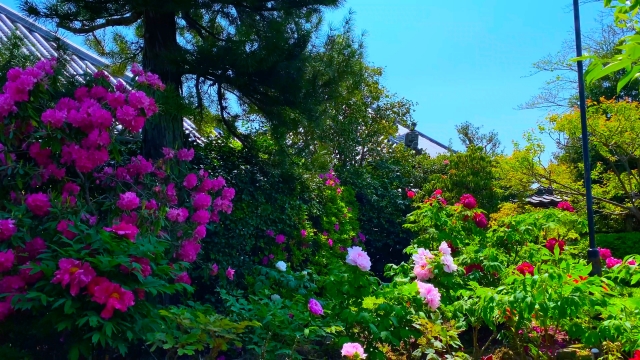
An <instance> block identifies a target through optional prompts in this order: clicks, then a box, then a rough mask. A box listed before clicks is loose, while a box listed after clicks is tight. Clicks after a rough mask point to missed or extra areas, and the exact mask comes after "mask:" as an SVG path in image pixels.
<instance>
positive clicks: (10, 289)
mask: <svg viewBox="0 0 640 360" xmlns="http://www.w3.org/2000/svg"><path fill="white" fill-rule="evenodd" d="M25 286H26V283H25V282H24V279H22V278H21V277H20V276H13V275H10V276H5V277H3V278H2V279H1V280H0V294H16V293H19V292H23V291H24V290H25Z"/></svg>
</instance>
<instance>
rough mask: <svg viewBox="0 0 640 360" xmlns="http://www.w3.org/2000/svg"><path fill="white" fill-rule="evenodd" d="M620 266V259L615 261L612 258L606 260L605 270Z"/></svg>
mask: <svg viewBox="0 0 640 360" xmlns="http://www.w3.org/2000/svg"><path fill="white" fill-rule="evenodd" d="M620 264H622V260H620V259H616V258H614V257H610V258H607V269H611V268H614V267H616V266H618V265H620Z"/></svg>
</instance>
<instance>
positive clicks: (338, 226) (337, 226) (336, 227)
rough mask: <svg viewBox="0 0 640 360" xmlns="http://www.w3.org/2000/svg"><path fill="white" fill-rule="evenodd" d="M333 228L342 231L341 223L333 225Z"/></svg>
mask: <svg viewBox="0 0 640 360" xmlns="http://www.w3.org/2000/svg"><path fill="white" fill-rule="evenodd" d="M333 228H334V229H335V230H336V231H340V224H338V223H336V224H335V225H333Z"/></svg>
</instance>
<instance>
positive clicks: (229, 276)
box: [225, 266, 236, 280]
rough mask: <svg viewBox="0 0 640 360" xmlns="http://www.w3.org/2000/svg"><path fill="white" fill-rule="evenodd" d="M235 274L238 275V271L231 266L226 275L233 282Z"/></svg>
mask: <svg viewBox="0 0 640 360" xmlns="http://www.w3.org/2000/svg"><path fill="white" fill-rule="evenodd" d="M235 273H236V271H235V270H233V269H232V268H231V266H229V267H228V268H227V271H225V275H227V278H229V280H233V274H235Z"/></svg>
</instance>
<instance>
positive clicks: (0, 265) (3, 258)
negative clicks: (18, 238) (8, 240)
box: [0, 249, 16, 272]
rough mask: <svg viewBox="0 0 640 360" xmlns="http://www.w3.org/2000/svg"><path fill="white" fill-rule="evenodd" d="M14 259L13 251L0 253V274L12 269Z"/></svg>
mask: <svg viewBox="0 0 640 360" xmlns="http://www.w3.org/2000/svg"><path fill="white" fill-rule="evenodd" d="M15 260H16V258H15V255H14V254H13V250H11V249H9V250H6V251H0V272H5V271H9V270H11V268H13V263H14V262H15Z"/></svg>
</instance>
